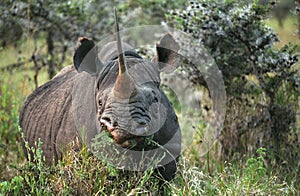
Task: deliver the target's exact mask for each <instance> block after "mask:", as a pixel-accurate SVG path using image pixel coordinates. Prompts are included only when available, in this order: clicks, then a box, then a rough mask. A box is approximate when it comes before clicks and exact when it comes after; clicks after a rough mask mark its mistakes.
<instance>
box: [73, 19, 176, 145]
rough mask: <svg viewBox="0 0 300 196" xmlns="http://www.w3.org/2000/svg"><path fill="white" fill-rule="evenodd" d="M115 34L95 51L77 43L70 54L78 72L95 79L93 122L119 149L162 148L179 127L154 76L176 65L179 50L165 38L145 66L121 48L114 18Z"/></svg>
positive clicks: (125, 47) (82, 41)
mask: <svg viewBox="0 0 300 196" xmlns="http://www.w3.org/2000/svg"><path fill="white" fill-rule="evenodd" d="M116 32H117V33H116V35H117V41H116V42H110V43H108V44H107V45H106V46H104V47H102V49H101V50H100V51H98V50H97V47H95V44H94V42H93V41H92V40H89V39H87V38H80V39H79V46H78V47H77V49H76V52H75V55H74V65H75V67H76V69H77V71H79V72H81V71H86V72H88V73H90V74H92V75H94V76H95V77H96V78H97V89H96V91H97V92H96V95H95V96H96V103H95V104H96V106H97V116H98V123H99V124H101V126H102V130H107V131H108V132H109V133H110V134H111V136H112V138H113V139H114V141H115V142H116V143H117V144H118V145H120V146H122V147H126V148H128V147H131V146H130V145H131V144H132V143H133V142H132V141H134V143H135V144H138V145H137V146H142V147H143V148H144V145H145V139H146V138H149V137H152V138H154V139H155V140H157V142H159V143H166V142H167V141H168V139H170V137H172V136H173V135H174V133H175V132H176V131H177V130H176V129H179V126H178V122H177V118H176V115H175V114H174V111H173V109H172V108H171V105H170V103H169V101H168V100H167V98H166V96H165V94H163V92H162V90H161V89H160V76H159V74H160V71H161V70H163V69H166V68H167V67H169V68H170V67H176V66H177V64H178V60H179V59H178V55H177V51H178V50H179V46H178V44H177V43H176V42H175V40H174V38H173V37H172V35H171V34H166V35H164V36H163V37H162V38H161V40H160V42H159V43H158V44H157V46H156V49H157V50H156V55H155V57H154V59H153V60H152V61H148V60H144V59H142V58H141V57H140V56H139V55H138V54H137V53H136V52H135V51H134V50H133V49H132V48H131V47H130V46H129V45H128V44H126V43H121V40H120V36H119V33H118V32H119V28H118V22H117V17H116ZM122 45H123V48H122ZM123 51H124V52H123ZM100 68H101V71H100ZM171 124H172V125H171ZM169 129H175V130H169ZM179 145H180V144H179Z"/></svg>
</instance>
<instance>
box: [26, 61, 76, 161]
mask: <svg viewBox="0 0 300 196" xmlns="http://www.w3.org/2000/svg"><path fill="white" fill-rule="evenodd" d="M76 74H77V72H76V71H75V70H74V68H73V66H70V67H67V68H65V69H63V70H62V71H61V72H60V73H59V74H58V75H57V76H55V77H54V78H53V79H52V80H50V81H49V82H47V83H45V84H44V85H42V86H40V87H39V88H37V89H36V90H35V91H34V92H33V93H32V94H31V95H30V96H29V97H28V98H27V100H26V101H25V103H24V105H23V108H22V109H21V112H20V126H21V128H22V131H23V132H24V135H25V140H27V141H28V143H29V146H35V145H36V144H35V143H36V142H37V141H38V140H39V138H40V139H41V141H42V150H43V153H44V156H45V158H46V161H47V162H51V161H52V160H54V161H55V162H57V160H58V159H60V157H61V149H63V148H64V147H65V144H68V143H70V142H71V141H76V140H75V139H76V137H77V132H76V129H75V127H74V122H73V116H72V110H71V103H72V93H71V92H72V87H73V82H74V78H75V77H76ZM25 153H26V151H25Z"/></svg>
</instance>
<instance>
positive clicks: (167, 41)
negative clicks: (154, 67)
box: [153, 33, 180, 72]
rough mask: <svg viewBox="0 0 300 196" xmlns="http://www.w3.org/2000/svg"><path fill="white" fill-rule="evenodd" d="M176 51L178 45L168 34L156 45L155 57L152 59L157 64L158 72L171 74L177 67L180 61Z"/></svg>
mask: <svg viewBox="0 0 300 196" xmlns="http://www.w3.org/2000/svg"><path fill="white" fill-rule="evenodd" d="M178 50H179V44H178V43H177V42H176V41H175V40H174V38H173V36H172V35H171V34H170V33H168V34H165V35H164V36H163V37H162V38H161V40H160V42H159V43H158V44H156V55H155V57H154V59H153V61H154V62H155V63H157V64H158V68H159V70H160V71H163V72H172V71H174V70H175V69H176V68H177V67H178V65H179V60H180V56H179V54H178Z"/></svg>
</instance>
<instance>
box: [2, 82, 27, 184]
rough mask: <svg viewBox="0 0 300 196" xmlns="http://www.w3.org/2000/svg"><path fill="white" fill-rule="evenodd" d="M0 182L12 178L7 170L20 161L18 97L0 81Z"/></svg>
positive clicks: (11, 174)
mask: <svg viewBox="0 0 300 196" xmlns="http://www.w3.org/2000/svg"><path fill="white" fill-rule="evenodd" d="M0 84H1V88H0V180H1V179H3V178H9V177H10V176H13V173H11V172H10V171H9V169H8V166H9V165H10V164H11V162H12V161H15V160H22V157H23V156H22V152H20V150H19V149H21V147H20V146H21V145H20V143H19V142H20V137H19V132H18V119H19V113H18V106H19V104H18V101H19V100H18V96H15V94H14V93H13V92H12V91H11V90H10V89H9V88H8V86H7V85H5V84H2V82H1V80H0Z"/></svg>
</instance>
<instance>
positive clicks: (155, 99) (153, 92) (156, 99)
mask: <svg viewBox="0 0 300 196" xmlns="http://www.w3.org/2000/svg"><path fill="white" fill-rule="evenodd" d="M152 96H153V102H155V103H156V102H158V98H157V96H156V93H155V91H154V90H152Z"/></svg>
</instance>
